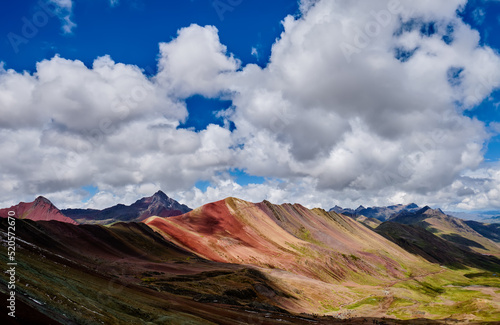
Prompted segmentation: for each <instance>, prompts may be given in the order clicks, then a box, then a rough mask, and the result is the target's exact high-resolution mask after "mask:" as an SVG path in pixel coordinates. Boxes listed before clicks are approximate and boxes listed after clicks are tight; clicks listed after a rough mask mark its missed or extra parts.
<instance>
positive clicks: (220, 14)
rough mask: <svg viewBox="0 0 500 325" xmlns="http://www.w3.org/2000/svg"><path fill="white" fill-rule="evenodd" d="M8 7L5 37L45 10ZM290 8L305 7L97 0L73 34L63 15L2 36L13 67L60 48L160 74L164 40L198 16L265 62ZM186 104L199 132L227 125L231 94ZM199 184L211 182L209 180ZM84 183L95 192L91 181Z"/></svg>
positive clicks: (240, 54) (235, 49)
mask: <svg viewBox="0 0 500 325" xmlns="http://www.w3.org/2000/svg"><path fill="white" fill-rule="evenodd" d="M2 6H3V8H2V9H4V10H2V14H1V16H2V17H1V20H2V24H1V30H0V35H5V36H8V35H9V33H14V34H16V35H19V36H20V37H23V27H24V26H25V25H26V23H25V21H24V20H23V19H22V18H21V17H26V18H27V19H28V21H30V22H33V20H34V19H36V18H34V17H37V16H36V15H37V13H38V12H40V11H43V8H42V7H40V6H39V5H38V1H22V2H9V3H6V4H3V5H2ZM49 8H52V7H49ZM43 12H46V11H43ZM288 14H292V15H297V14H299V7H298V2H297V1H289V0H277V1H272V2H270V1H263V0H253V1H248V0H246V1H245V0H241V1H240V0H231V1H226V0H221V1H212V0H181V1H141V0H122V1H121V2H119V3H117V4H116V5H111V4H110V3H109V2H107V1H97V0H93V1H75V3H74V9H73V18H72V20H73V21H74V23H75V24H76V25H77V26H76V27H75V28H74V31H73V32H72V33H69V34H68V33H63V32H62V31H61V22H60V21H59V20H58V19H57V17H52V18H50V19H49V20H48V22H47V24H43V25H42V26H41V27H37V26H35V28H36V30H35V31H34V32H33V34H34V36H33V37H25V38H24V39H25V40H27V42H26V43H25V42H24V40H23V41H22V42H21V43H19V44H18V43H17V41H14V44H16V45H15V46H12V41H10V39H9V38H8V37H3V42H2V43H1V47H0V61H3V62H4V63H5V67H6V68H10V69H15V70H17V71H23V70H27V71H30V72H32V71H34V70H35V65H36V63H37V62H39V61H41V60H43V59H50V58H52V57H53V56H54V55H56V54H59V55H61V57H64V58H67V59H74V60H81V61H83V62H84V63H85V64H86V65H87V66H91V65H92V62H93V61H94V60H95V58H96V57H98V56H103V55H106V54H107V55H110V56H111V57H112V58H113V59H114V60H115V61H117V62H122V63H126V64H133V65H137V66H139V67H141V68H142V69H144V70H145V71H146V73H148V74H155V73H156V71H157V61H156V59H157V55H158V43H159V42H161V41H164V42H168V41H169V40H171V39H173V38H175V37H176V35H177V31H178V29H180V28H182V27H186V26H189V25H191V24H193V23H195V24H199V25H201V26H204V25H214V26H216V27H217V28H218V30H219V36H220V39H221V42H222V43H223V44H226V46H228V48H229V51H230V52H231V53H233V54H234V55H235V56H236V57H237V58H238V59H240V60H241V61H243V62H244V63H245V64H248V63H255V64H258V65H261V66H265V65H266V64H267V61H268V58H269V56H270V54H271V46H272V44H273V43H274V41H275V40H276V38H278V37H279V35H280V34H281V32H282V31H283V26H282V24H281V21H282V20H283V18H284V17H285V16H286V15H288ZM30 36H31V35H30ZM253 49H255V51H253ZM187 105H188V108H189V117H188V119H187V121H186V122H185V123H183V124H182V126H181V127H184V128H193V129H195V130H196V131H200V130H203V129H204V128H205V127H206V126H207V125H208V124H210V123H213V124H221V125H222V124H223V121H222V119H221V118H217V117H216V116H215V114H216V112H218V111H220V110H224V109H227V108H229V107H230V106H231V101H227V100H224V99H217V98H205V97H203V96H199V95H197V96H193V97H191V98H188V99H187ZM230 175H232V176H234V177H235V180H237V181H238V183H239V184H241V185H247V184H249V182H250V181H251V182H254V183H263V182H264V179H263V178H261V177H256V176H251V175H248V174H246V173H245V172H244V171H242V170H238V169H235V170H231V171H230ZM199 184H203V185H200V186H199V187H200V188H201V189H206V187H207V186H208V185H207V184H210V182H207V181H200V182H199ZM83 189H84V190H88V191H89V193H92V194H95V192H96V189H95V187H93V186H91V185H89V186H86V187H84V188H83ZM89 189H92V190H89ZM88 199H89V197H85V200H86V201H87V200H88Z"/></svg>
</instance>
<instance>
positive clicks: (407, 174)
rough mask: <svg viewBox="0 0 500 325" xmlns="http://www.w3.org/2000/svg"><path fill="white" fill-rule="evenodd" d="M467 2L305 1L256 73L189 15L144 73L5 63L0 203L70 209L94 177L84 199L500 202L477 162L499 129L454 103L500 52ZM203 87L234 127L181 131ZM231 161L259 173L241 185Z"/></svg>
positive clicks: (485, 77)
mask: <svg viewBox="0 0 500 325" xmlns="http://www.w3.org/2000/svg"><path fill="white" fill-rule="evenodd" d="M465 3H466V1H465V0H454V1H434V0H429V1H419V2H412V1H398V0H391V1H384V0H374V1H370V2H369V3H367V2H364V1H344V0H339V1H328V0H323V1H321V0H318V1H310V0H307V1H305V0H304V1H302V5H301V13H302V14H301V16H300V17H292V16H288V17H286V18H285V19H284V21H283V25H284V31H283V33H282V35H281V36H280V38H279V39H278V40H277V41H276V43H275V44H274V45H273V48H272V55H271V58H270V61H269V63H268V65H267V66H266V67H264V68H261V67H259V66H257V65H254V64H248V65H246V66H242V65H241V62H240V61H239V60H237V59H236V58H234V57H233V55H232V54H231V53H230V52H229V51H228V49H227V48H226V47H225V46H224V45H223V44H221V43H220V40H219V37H218V32H217V29H216V28H215V27H212V26H205V27H201V26H198V25H191V26H189V27H186V28H183V29H181V30H179V32H178V36H177V38H175V39H174V40H172V41H170V42H168V43H160V53H159V57H158V74H157V75H155V76H153V77H146V76H145V74H144V72H143V71H142V70H141V69H139V68H138V67H136V66H131V65H125V64H121V63H116V62H114V61H113V60H112V59H111V58H110V57H107V56H105V57H101V58H98V59H96V60H95V62H94V64H93V66H92V67H86V66H85V65H84V64H83V63H81V62H79V61H76V60H66V59H63V58H60V57H57V56H56V57H54V58H52V59H51V60H45V61H42V62H40V63H39V64H38V65H37V70H36V72H34V73H33V74H29V73H26V72H24V73H18V72H15V71H12V70H6V69H3V68H2V69H1V70H0V116H2V119H1V120H0V128H1V129H0V135H1V139H2V141H0V150H2V152H6V153H8V155H9V156H10V157H16V160H15V161H14V160H12V161H9V162H6V163H3V164H4V165H5V168H4V169H3V170H5V172H4V173H3V174H2V176H1V177H2V183H1V185H0V186H1V188H0V190H1V191H2V193H3V194H5V195H4V201H5V202H11V201H12V200H14V198H15V197H17V196H29V195H33V194H35V193H37V194H38V193H42V194H47V193H53V195H54V197H55V198H57V199H58V200H61V202H62V203H64V204H67V205H72V206H77V205H78V204H79V203H81V200H82V199H83V198H85V193H82V192H81V191H80V190H75V188H76V189H79V188H81V187H82V186H85V185H90V184H92V185H95V186H97V187H98V188H99V193H98V194H97V195H95V196H94V197H93V198H91V199H90V201H88V202H87V203H86V206H88V207H104V206H106V205H111V203H118V202H123V203H127V204H129V203H132V202H133V200H135V199H137V198H138V197H140V196H144V195H150V194H151V193H152V192H154V190H157V189H159V188H161V189H163V190H164V191H166V192H167V193H168V194H169V195H171V196H173V197H174V198H176V199H179V200H181V201H182V202H183V203H187V204H189V205H190V206H192V207H196V206H198V205H201V204H203V203H207V202H210V201H213V200H217V199H222V198H224V197H226V196H237V197H241V198H243V199H248V200H252V201H260V200H263V199H268V200H270V201H273V202H276V203H281V202H300V203H303V204H305V205H307V206H310V207H312V206H322V207H324V208H330V207H331V206H333V205H335V204H339V205H344V206H355V205H358V204H364V205H384V204H394V203H410V202H414V201H415V202H417V203H424V204H434V203H436V204H439V205H442V206H443V207H445V208H453V207H458V208H468V209H476V208H486V207H490V208H491V207H500V205H499V202H498V201H499V200H498V191H497V190H496V188H498V185H499V184H498V182H500V180H499V179H498V175H499V174H498V171H499V170H500V167H499V166H496V165H495V166H488V167H487V168H486V167H484V165H483V164H482V163H483V154H484V152H483V146H484V144H485V143H486V142H487V141H488V139H489V137H490V136H491V135H492V130H496V129H497V126H496V124H491V125H490V126H489V130H488V129H487V128H486V126H485V125H484V124H483V123H482V122H480V121H478V120H475V119H471V118H469V117H466V116H464V114H463V113H464V112H465V111H466V110H469V109H472V108H474V107H475V106H476V105H478V104H479V103H481V102H482V101H483V100H484V99H485V98H487V97H488V96H489V95H490V94H491V92H492V91H493V90H495V89H497V88H498V87H499V86H500V70H499V69H498V66H500V57H499V55H498V53H496V52H495V51H494V50H492V49H491V48H489V47H488V46H485V45H481V43H480V36H479V33H478V32H477V31H475V30H473V29H471V27H470V26H468V25H466V24H465V23H464V22H463V21H462V20H461V19H460V18H459V17H458V16H457V10H461V8H463V6H464V5H465ZM196 94H199V95H203V96H206V97H216V98H217V97H223V98H225V99H231V100H232V101H233V105H232V107H231V108H230V109H228V110H227V111H225V112H221V113H220V116H222V117H223V118H224V119H225V120H226V122H232V123H233V124H234V125H235V129H234V130H233V129H229V127H227V126H225V127H220V126H216V125H209V126H208V127H207V128H206V129H205V130H202V131H199V132H195V131H193V130H186V129H182V128H179V125H180V123H181V122H182V121H184V120H185V119H186V117H187V115H188V114H189V107H186V103H185V99H186V98H188V97H190V96H192V95H196ZM226 125H228V123H226ZM2 167H4V166H2ZM231 168H238V169H242V170H245V171H246V172H247V173H249V174H251V175H256V176H262V177H265V178H266V179H267V181H266V182H264V183H263V184H250V185H246V186H242V185H239V184H237V182H236V181H235V180H234V179H233V178H232V177H231V175H230V174H227V173H226V171H227V170H228V169H231ZM474 171H475V172H476V173H477V172H478V171H481V172H480V173H481V175H482V176H481V177H476V176H474V174H471V173H474ZM199 180H204V181H210V184H211V185H210V186H209V187H208V188H207V190H206V191H204V192H202V191H200V190H199V189H197V188H195V187H194V184H195V183H196V182H197V181H199ZM148 191H149V192H148ZM71 193H73V194H71ZM49 198H50V196H49Z"/></svg>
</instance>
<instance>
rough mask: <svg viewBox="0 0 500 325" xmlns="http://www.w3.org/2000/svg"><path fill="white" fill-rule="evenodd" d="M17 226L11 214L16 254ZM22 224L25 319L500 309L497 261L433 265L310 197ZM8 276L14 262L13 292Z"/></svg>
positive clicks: (280, 320) (467, 313)
mask: <svg viewBox="0 0 500 325" xmlns="http://www.w3.org/2000/svg"><path fill="white" fill-rule="evenodd" d="M7 226H8V225H7V220H6V219H0V237H1V238H2V241H3V242H4V243H5V244H4V245H2V246H0V255H1V256H2V258H3V259H4V260H6V259H7V249H8V247H7V244H6V243H7V240H8V236H7V232H8V231H9V230H8V227H7ZM15 230H16V244H17V245H16V246H15V247H16V256H15V261H16V263H17V265H16V278H17V282H16V297H17V302H16V306H18V308H19V309H18V312H19V313H18V317H19V318H17V319H16V322H12V319H10V318H9V319H7V321H5V317H6V316H5V314H3V315H2V316H0V320H1V321H2V324H11V323H14V324H336V323H338V322H345V323H347V324H445V323H455V324H462V323H466V322H468V323H469V324H479V323H481V324H488V322H492V324H493V323H494V321H497V320H498V319H500V290H499V289H500V278H499V277H498V275H497V273H493V272H490V271H489V270H493V268H489V266H491V265H486V266H485V267H484V268H481V266H480V265H479V264H477V265H478V266H477V267H471V266H469V265H464V266H463V267H462V268H459V269H450V268H447V267H443V266H440V265H439V264H433V263H431V262H429V261H428V260H429V258H428V256H424V257H425V259H424V258H422V256H423V255H422V254H419V252H414V253H416V255H415V254H413V253H410V252H408V251H406V250H404V249H403V248H402V247H400V246H398V245H396V244H395V243H392V242H391V241H389V240H387V239H386V238H384V237H383V236H381V235H379V234H377V233H375V232H374V231H372V230H371V229H370V228H368V227H365V226H364V225H362V224H360V223H359V222H357V221H355V220H353V219H352V218H349V217H346V216H342V215H339V214H337V213H335V212H326V211H324V210H321V209H306V208H305V207H303V206H301V205H300V204H293V205H292V204H283V205H274V204H271V203H270V202H267V201H264V202H261V203H250V202H246V201H243V200H239V199H235V198H229V199H226V200H223V201H219V202H214V203H211V204H207V205H205V206H203V207H200V208H198V209H195V210H193V211H190V212H188V213H186V214H183V215H179V216H172V217H168V218H161V217H150V218H148V219H147V220H145V223H135V222H129V223H124V222H117V223H113V224H112V225H107V226H102V225H73V224H68V223H63V222H59V221H32V220H25V219H19V220H16V229H15ZM417 235H418V234H417ZM431 237H432V236H431ZM415 238H416V235H415V234H411V236H410V239H411V240H412V239H415ZM424 238H427V237H424ZM436 238H437V237H436ZM407 249H408V250H409V251H411V247H407ZM444 249H446V248H444ZM418 255H422V256H418ZM485 258H486V257H485ZM426 259H427V260H426ZM487 259H489V258H487ZM436 261H437V262H439V261H438V260H436ZM494 263H496V262H494ZM8 281H9V275H8V274H7V273H5V272H2V273H1V274H0V282H1V283H2V285H0V298H1V299H7V292H6V290H5V289H6V287H7V283H8ZM314 314H316V315H314ZM469 321H470V322H469Z"/></svg>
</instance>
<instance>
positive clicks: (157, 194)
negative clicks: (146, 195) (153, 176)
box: [153, 190, 169, 199]
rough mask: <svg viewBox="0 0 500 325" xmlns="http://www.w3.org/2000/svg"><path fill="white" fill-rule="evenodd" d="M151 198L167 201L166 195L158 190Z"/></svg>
mask: <svg viewBox="0 0 500 325" xmlns="http://www.w3.org/2000/svg"><path fill="white" fill-rule="evenodd" d="M153 197H159V198H162V199H169V197H168V195H167V194H165V193H164V192H163V191H162V190H158V191H157V192H156V193H155V194H153Z"/></svg>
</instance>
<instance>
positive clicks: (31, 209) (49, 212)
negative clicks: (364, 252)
mask: <svg viewBox="0 0 500 325" xmlns="http://www.w3.org/2000/svg"><path fill="white" fill-rule="evenodd" d="M9 211H14V212H15V217H16V218H18V219H30V220H35V221H40V220H44V221H47V220H56V221H61V222H66V223H71V224H77V222H76V221H74V220H73V219H71V218H68V217H66V216H65V215H64V214H62V213H61V211H60V210H59V209H58V208H56V207H55V206H54V205H53V204H52V202H50V201H49V200H47V199H46V198H44V197H43V196H39V197H37V198H36V199H35V201H33V202H29V203H25V202H21V203H19V204H18V205H15V206H12V207H10V208H6V209H0V217H1V218H7V217H8V213H9Z"/></svg>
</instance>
